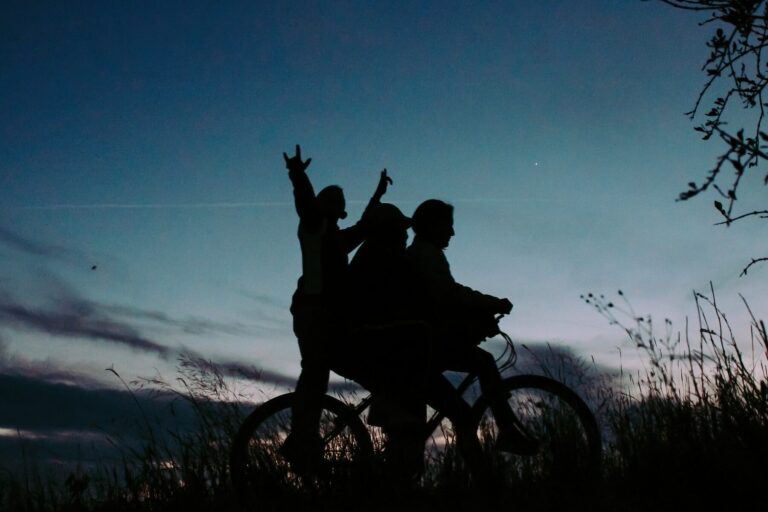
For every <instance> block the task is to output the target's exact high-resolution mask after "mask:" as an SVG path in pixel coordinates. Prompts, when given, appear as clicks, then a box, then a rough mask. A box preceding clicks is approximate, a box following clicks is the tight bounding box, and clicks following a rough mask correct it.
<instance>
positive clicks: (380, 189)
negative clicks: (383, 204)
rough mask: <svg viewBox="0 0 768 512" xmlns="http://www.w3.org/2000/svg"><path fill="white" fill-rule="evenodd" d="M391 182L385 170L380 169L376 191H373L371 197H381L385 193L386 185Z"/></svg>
mask: <svg viewBox="0 0 768 512" xmlns="http://www.w3.org/2000/svg"><path fill="white" fill-rule="evenodd" d="M391 184H392V178H390V177H389V176H387V170H386V169H384V170H383V171H381V175H380V176H379V184H378V185H377V186H376V192H374V193H373V197H375V198H377V199H381V197H382V196H383V195H384V194H386V193H387V187H388V186H389V185H391Z"/></svg>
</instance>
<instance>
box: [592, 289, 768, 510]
mask: <svg viewBox="0 0 768 512" xmlns="http://www.w3.org/2000/svg"><path fill="white" fill-rule="evenodd" d="M618 293H619V300H620V301H621V304H620V305H617V304H614V303H613V302H610V301H608V300H606V299H605V298H604V297H602V296H595V295H593V294H590V295H589V296H587V297H586V298H585V299H586V301H587V303H589V304H591V305H592V306H594V307H595V309H596V310H597V312H598V313H600V314H601V315H603V316H604V317H605V318H606V319H608V321H609V322H611V323H612V324H614V325H617V326H619V327H620V328H622V329H623V330H624V332H625V333H626V334H627V336H628V338H629V340H630V341H631V343H633V344H634V345H635V346H636V347H637V348H638V349H639V350H640V351H641V353H642V354H643V355H644V361H645V363H646V368H645V370H644V371H642V372H637V373H635V374H630V375H627V376H626V377H627V378H626V381H627V386H626V387H624V388H623V389H612V390H609V393H610V395H611V400H609V402H608V404H609V405H608V407H606V409H605V410H604V411H603V418H604V420H605V421H606V423H607V432H608V434H609V435H610V442H609V443H608V449H607V451H606V454H605V477H606V482H607V485H606V487H605V488H606V489H607V490H609V491H610V493H612V494H614V495H615V496H619V497H622V499H624V500H629V499H631V500H633V501H635V502H636V503H643V504H645V505H647V506H651V505H653V504H655V503H656V504H658V503H668V504H669V503H674V504H682V505H685V506H688V507H690V506H693V505H694V504H699V505H702V506H704V505H709V504H711V503H712V500H715V499H727V500H729V501H733V502H737V503H747V502H748V500H749V499H751V497H754V496H753V493H754V492H755V490H756V489H758V488H760V487H761V486H763V485H764V482H765V478H766V469H765V468H766V462H768V393H767V391H766V376H767V375H768V372H767V371H766V370H767V368H766V357H765V356H766V354H768V335H767V333H766V328H765V324H764V323H763V322H762V321H760V320H758V319H757V318H756V317H755V316H754V314H753V313H752V311H751V310H750V309H749V305H748V304H747V303H746V301H744V306H745V308H746V310H747V311H748V312H749V315H750V317H751V322H750V331H749V332H750V339H749V340H747V342H746V343H743V342H742V343H740V342H739V340H737V338H736V336H735V335H734V330H733V329H732V327H731V324H730V322H729V320H728V318H727V316H726V314H725V313H724V312H723V311H722V310H721V309H720V308H719V306H718V304H717V301H716V299H715V294H714V290H713V289H711V288H710V293H709V294H708V295H705V294H702V293H699V292H695V294H694V297H695V303H696V321H695V323H694V327H691V326H690V325H688V324H687V325H686V329H685V331H684V332H683V333H680V332H675V331H674V330H673V328H672V323H671V321H669V320H665V321H664V327H663V329H662V330H661V333H660V334H659V332H658V331H659V329H658V327H656V326H655V325H654V322H653V319H652V318H650V317H648V316H637V315H636V314H635V312H634V311H633V310H632V308H631V306H630V304H629V302H628V301H626V300H625V299H624V296H623V294H622V292H620V291H619V292H618ZM742 300H743V298H742ZM639 506H640V505H639Z"/></svg>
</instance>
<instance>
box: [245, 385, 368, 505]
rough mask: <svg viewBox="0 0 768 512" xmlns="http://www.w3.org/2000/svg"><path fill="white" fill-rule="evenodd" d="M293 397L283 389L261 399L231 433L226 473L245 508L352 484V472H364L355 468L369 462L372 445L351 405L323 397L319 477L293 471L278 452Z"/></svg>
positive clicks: (287, 424) (288, 419) (287, 500)
mask: <svg viewBox="0 0 768 512" xmlns="http://www.w3.org/2000/svg"><path fill="white" fill-rule="evenodd" d="M294 400H295V394H294V393H288V394H285V395H281V396H278V397H276V398H273V399H272V400H269V401H267V402H265V403H264V404H262V405H260V406H259V407H258V408H257V409H256V410H255V411H253V412H252V413H251V414H250V415H249V416H248V417H247V418H246V419H245V421H244V422H243V424H242V426H241V427H240V429H239V430H238V432H237V434H235V437H234V439H233V441H232V446H231V451H230V473H231V478H232V484H233V486H234V490H235V494H236V496H237V499H238V501H239V502H240V504H241V505H243V506H244V507H246V508H250V507H253V506H254V505H255V504H259V505H265V504H266V503H269V502H271V501H272V502H280V503H281V504H282V505H286V504H288V503H289V502H290V501H292V500H293V499H301V495H302V494H306V492H305V491H308V490H314V489H317V488H318V487H324V486H329V487H330V486H332V487H334V488H339V489H342V488H345V487H348V486H350V485H354V483H353V480H354V479H355V476H356V475H358V476H359V475H360V474H361V473H363V472H362V471H360V469H361V468H365V467H367V465H368V464H369V463H370V457H371V455H372V452H373V448H372V445H371V439H370V437H369V435H368V430H367V429H366V427H365V425H363V422H362V421H361V420H360V418H359V417H358V416H357V414H356V413H355V411H354V410H353V409H352V408H350V407H349V406H347V405H345V404H344V403H342V402H341V401H339V400H337V399H335V398H333V397H330V396H325V397H324V398H323V411H322V415H321V419H320V434H321V437H322V439H323V441H324V444H325V446H324V453H323V466H322V468H323V471H322V472H320V473H319V474H321V475H322V476H318V475H313V476H307V475H302V474H299V473H297V472H294V471H293V469H292V468H291V465H290V464H289V463H288V461H286V460H285V459H284V458H283V457H282V456H281V455H280V452H279V449H280V447H281V446H282V444H283V442H284V441H285V439H286V438H287V437H288V434H289V433H290V431H291V411H292V408H293V403H294Z"/></svg>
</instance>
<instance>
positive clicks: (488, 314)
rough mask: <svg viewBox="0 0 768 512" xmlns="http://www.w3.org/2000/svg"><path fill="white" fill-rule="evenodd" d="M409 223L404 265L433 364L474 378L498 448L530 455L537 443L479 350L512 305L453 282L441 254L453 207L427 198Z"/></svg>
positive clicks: (486, 356) (493, 364)
mask: <svg viewBox="0 0 768 512" xmlns="http://www.w3.org/2000/svg"><path fill="white" fill-rule="evenodd" d="M412 223H413V231H414V233H415V236H414V239H413V242H412V243H411V245H410V246H409V247H408V249H407V250H406V263H407V266H408V271H409V275H410V277H411V278H412V279H413V280H414V285H415V286H416V288H417V289H418V290H419V295H420V296H421V298H422V303H423V310H422V311H423V314H424V316H425V317H426V318H428V319H429V321H430V324H431V325H432V328H433V330H434V334H435V339H436V351H435V359H436V361H437V364H438V365H439V366H440V367H441V368H442V369H445V370H452V371H461V372H471V373H475V374H477V376H478V379H479V381H480V387H481V390H482V392H483V394H484V395H485V396H486V397H487V398H488V400H489V402H490V406H491V410H492V412H493V415H494V418H495V420H496V424H497V426H498V428H499V437H498V439H497V447H498V448H499V449H500V450H503V451H510V452H514V453H520V454H526V453H532V452H533V451H535V449H536V446H535V443H534V441H533V440H531V439H529V438H528V437H527V436H526V435H525V434H524V433H523V431H522V430H521V428H520V427H519V421H518V420H517V418H516V417H515V415H514V413H513V412H512V409H511V408H510V406H509V404H508V403H507V399H508V395H507V393H506V392H505V390H504V388H503V384H502V379H501V375H500V374H499V371H498V368H497V367H496V362H495V360H494V358H493V356H492V355H491V354H490V353H488V352H486V351H485V350H483V349H481V348H480V347H479V346H478V344H479V343H480V342H481V341H483V340H484V339H485V338H486V337H489V336H492V335H493V334H495V332H494V329H495V328H496V321H495V315H498V314H507V313H509V312H510V311H511V310H512V303H511V302H510V301H509V300H508V299H506V298H499V297H494V296H492V295H487V294H484V293H481V292H478V291H476V290H473V289H472V288H469V287H467V286H464V285H462V284H459V283H457V282H456V280H455V279H454V278H453V275H452V274H451V269H450V265H449V264H448V260H447V258H446V257H445V253H444V250H445V248H446V247H448V244H449V242H450V239H451V237H453V235H454V234H455V232H454V230H453V206H451V205H450V204H448V203H445V202H443V201H440V200H438V199H428V200H427V201H424V202H423V203H421V204H420V205H419V206H418V207H417V208H416V210H415V211H414V213H413V216H412ZM496 332H497V331H496Z"/></svg>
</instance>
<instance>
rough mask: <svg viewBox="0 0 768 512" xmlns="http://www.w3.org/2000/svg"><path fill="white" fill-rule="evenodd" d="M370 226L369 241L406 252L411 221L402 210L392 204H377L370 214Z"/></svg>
mask: <svg viewBox="0 0 768 512" xmlns="http://www.w3.org/2000/svg"><path fill="white" fill-rule="evenodd" d="M368 224H369V229H370V233H369V236H368V239H369V240H373V241H374V242H377V243H380V244H383V245H386V246H388V247H390V248H391V249H394V250H405V244H406V242H407V241H408V228H409V227H410V225H411V219H409V218H408V217H406V216H405V215H403V212H401V211H400V208H398V207H397V206H395V205H393V204H390V203H381V204H377V205H375V206H374V207H373V209H372V210H371V212H370V213H369V214H368Z"/></svg>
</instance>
